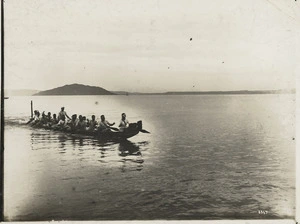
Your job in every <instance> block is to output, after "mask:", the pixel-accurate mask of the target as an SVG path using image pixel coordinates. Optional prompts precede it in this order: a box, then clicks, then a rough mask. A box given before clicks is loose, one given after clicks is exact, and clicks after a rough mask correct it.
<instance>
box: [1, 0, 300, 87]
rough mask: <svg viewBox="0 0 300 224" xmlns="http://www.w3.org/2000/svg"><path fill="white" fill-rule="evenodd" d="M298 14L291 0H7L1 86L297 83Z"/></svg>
mask: <svg viewBox="0 0 300 224" xmlns="http://www.w3.org/2000/svg"><path fill="white" fill-rule="evenodd" d="M299 12H300V1H294V0H248V1H241V0H226V1H225V0H205V1H204V0H195V1H193V0H126V1H124V0H101V1H100V0H99V1H98V0H97V1H96V0H51V1H48V0H26V1H25V0H7V1H5V14H4V15H5V88H6V89H38V90H45V89H50V88H55V87H58V86H62V85H65V84H72V83H80V84H86V85H95V86H101V87H103V88H105V89H107V90H125V91H139V92H161V91H207V90H241V89H248V90H254V89H262V90H263V89H287V88H295V84H294V82H295V76H296V73H297V72H298V73H299V71H300V69H299V65H298V64H299V53H297V51H296V50H297V48H298V49H299V47H300V46H299V31H300V15H299ZM191 38H192V40H191Z"/></svg>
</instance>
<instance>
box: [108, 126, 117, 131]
mask: <svg viewBox="0 0 300 224" xmlns="http://www.w3.org/2000/svg"><path fill="white" fill-rule="evenodd" d="M109 128H110V129H112V130H114V131H120V130H119V129H118V128H114V127H109Z"/></svg>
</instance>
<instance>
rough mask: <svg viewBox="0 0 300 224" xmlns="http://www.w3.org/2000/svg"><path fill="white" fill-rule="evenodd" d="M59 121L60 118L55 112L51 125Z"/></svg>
mask: <svg viewBox="0 0 300 224" xmlns="http://www.w3.org/2000/svg"><path fill="white" fill-rule="evenodd" d="M57 123H58V120H57V118H56V114H53V118H52V121H51V125H54V124H57Z"/></svg>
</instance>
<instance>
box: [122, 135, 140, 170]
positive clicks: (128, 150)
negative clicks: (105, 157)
mask: <svg viewBox="0 0 300 224" xmlns="http://www.w3.org/2000/svg"><path fill="white" fill-rule="evenodd" d="M119 155H120V156H121V157H123V159H122V160H121V161H122V162H123V166H122V167H121V171H122V172H126V171H127V170H128V169H129V170H130V168H128V163H130V162H133V163H136V164H137V165H136V167H134V169H135V170H137V171H141V170H142V169H143V163H144V159H143V158H142V153H141V151H140V146H138V145H136V144H134V143H132V142H130V141H128V140H127V141H122V142H120V144H119ZM131 169H133V168H131Z"/></svg>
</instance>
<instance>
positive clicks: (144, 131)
mask: <svg viewBox="0 0 300 224" xmlns="http://www.w3.org/2000/svg"><path fill="white" fill-rule="evenodd" d="M140 132H143V133H148V134H150V132H149V131H146V130H144V129H142V130H140Z"/></svg>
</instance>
